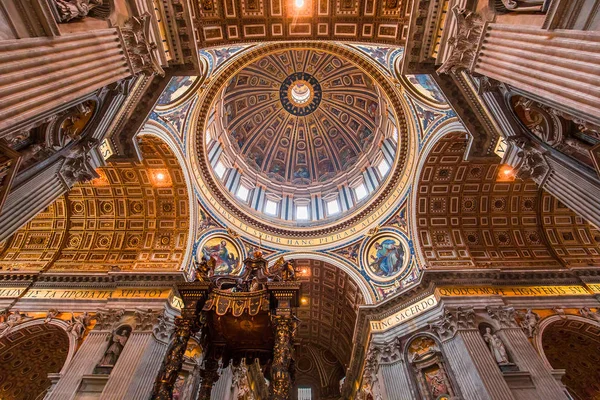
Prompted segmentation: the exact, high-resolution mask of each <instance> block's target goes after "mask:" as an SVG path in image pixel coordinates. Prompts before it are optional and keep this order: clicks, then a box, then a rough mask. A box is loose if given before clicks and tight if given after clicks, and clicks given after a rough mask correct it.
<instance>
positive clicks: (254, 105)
mask: <svg viewBox="0 0 600 400" xmlns="http://www.w3.org/2000/svg"><path fill="white" fill-rule="evenodd" d="M302 91H304V92H302ZM296 93H299V94H298V95H296ZM378 93H379V89H378V88H377V86H375V85H374V83H373V81H372V80H371V78H369V77H368V76H367V75H366V74H365V73H364V72H362V71H361V70H360V69H358V67H357V66H356V65H354V64H352V63H350V62H348V61H347V60H344V59H343V58H340V57H337V56H335V55H333V54H328V53H323V52H317V51H303V50H294V51H292V50H290V51H284V52H280V53H276V54H271V55H269V56H267V57H263V58H261V59H259V60H257V61H255V62H254V63H252V64H250V65H249V66H247V67H246V68H244V69H243V70H241V71H240V72H239V73H238V74H237V75H236V76H235V77H234V78H233V79H231V81H230V82H229V84H228V85H227V87H226V88H225V91H224V93H223V99H222V101H223V106H222V107H223V112H224V116H223V119H224V125H225V126H224V128H225V131H226V132H227V136H226V138H224V140H226V141H227V142H229V143H228V146H225V149H228V148H230V149H233V153H234V154H233V156H234V157H236V162H238V163H240V164H241V165H245V166H247V167H248V169H250V170H251V171H252V172H254V173H256V174H260V175H261V176H262V177H263V178H265V180H266V181H267V182H268V181H271V182H273V183H274V184H277V183H280V184H282V185H284V186H288V190H290V189H293V188H294V187H298V186H307V185H315V184H322V183H327V182H330V181H332V180H336V181H338V183H340V182H343V181H344V180H345V181H347V180H349V179H351V178H352V174H354V175H357V174H360V172H361V171H360V169H359V168H353V167H355V166H356V165H357V164H360V163H361V162H362V161H364V160H365V159H367V158H369V156H371V157H372V156H373V155H374V154H375V153H376V152H377V151H378V146H379V145H380V142H381V141H382V140H383V137H384V133H385V132H382V131H381V130H380V125H381V122H382V115H385V114H386V112H387V110H386V103H385V102H384V101H383V99H382V98H381V96H380V95H379V94H378ZM304 94H305V95H306V102H305V103H303V104H298V103H297V102H296V100H294V96H302V95H304ZM300 100H302V97H300ZM226 151H227V150H226ZM363 164H364V162H363ZM245 172H246V173H247V172H248V171H247V170H246V169H245ZM341 175H343V177H341ZM336 178H338V179H336Z"/></svg>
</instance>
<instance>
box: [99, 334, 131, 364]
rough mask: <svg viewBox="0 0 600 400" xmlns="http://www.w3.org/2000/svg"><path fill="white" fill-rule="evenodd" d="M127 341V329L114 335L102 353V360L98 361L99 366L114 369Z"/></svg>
mask: <svg viewBox="0 0 600 400" xmlns="http://www.w3.org/2000/svg"><path fill="white" fill-rule="evenodd" d="M128 339H129V333H128V331H127V329H121V330H120V331H119V332H117V333H114V334H113V336H112V340H111V343H110V346H108V349H107V350H106V353H104V356H103V357H102V360H100V365H101V366H106V367H114V366H115V364H116V363H117V360H118V359H119V356H120V355H121V352H122V351H123V348H124V347H125V344H126V343H127V340H128Z"/></svg>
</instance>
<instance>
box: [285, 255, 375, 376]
mask: <svg viewBox="0 0 600 400" xmlns="http://www.w3.org/2000/svg"><path fill="white" fill-rule="evenodd" d="M295 261H296V267H297V269H298V270H299V271H300V273H299V277H300V280H301V281H302V288H301V293H302V298H303V300H302V301H301V304H300V308H299V309H298V313H297V315H298V318H300V320H301V321H302V322H301V324H300V325H299V327H298V334H297V337H298V339H300V341H301V343H306V344H312V345H315V346H318V347H322V348H325V349H328V350H329V351H330V352H331V353H333V355H334V356H335V357H336V358H337V360H338V361H339V363H340V364H342V365H344V366H347V365H348V363H349V362H350V356H351V350H352V336H353V333H354V325H355V323H356V315H357V312H358V306H359V305H361V304H364V299H363V296H362V294H361V292H360V290H359V288H358V286H357V284H356V282H354V281H353V280H352V278H350V277H349V276H348V275H347V274H346V273H345V272H343V271H342V270H341V269H340V268H337V267H335V266H333V265H331V264H329V263H326V262H322V261H317V260H300V259H298V260H295Z"/></svg>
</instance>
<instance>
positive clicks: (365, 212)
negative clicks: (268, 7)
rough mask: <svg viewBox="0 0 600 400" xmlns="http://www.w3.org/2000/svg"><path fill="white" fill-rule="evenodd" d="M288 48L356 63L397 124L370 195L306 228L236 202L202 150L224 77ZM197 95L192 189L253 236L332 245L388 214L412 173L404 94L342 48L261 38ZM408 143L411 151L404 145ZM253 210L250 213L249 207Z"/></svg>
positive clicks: (413, 144)
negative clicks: (386, 167)
mask: <svg viewBox="0 0 600 400" xmlns="http://www.w3.org/2000/svg"><path fill="white" fill-rule="evenodd" d="M288 49H307V50H311V49H312V50H317V51H324V52H328V53H331V54H334V55H337V56H339V57H343V58H345V59H347V60H348V61H350V62H352V63H354V64H355V65H357V66H358V67H359V68H360V69H361V70H362V71H363V72H365V73H366V74H367V75H368V76H369V77H370V78H371V79H372V80H373V81H374V82H377V84H378V86H379V87H380V88H381V89H382V90H383V92H384V93H385V94H386V95H387V98H388V100H389V101H390V106H391V107H390V108H391V110H392V111H393V113H394V114H395V117H396V121H397V125H398V135H399V138H400V139H399V141H398V149H397V152H396V160H395V163H394V168H393V169H392V171H391V173H390V175H391V176H390V177H389V179H388V181H387V182H386V183H385V184H384V185H382V186H381V187H380V188H379V190H378V192H377V193H376V195H375V196H374V197H373V198H372V199H371V200H370V201H369V202H368V203H366V204H365V205H364V206H362V207H359V208H357V211H356V212H354V213H352V214H349V215H348V216H347V217H346V218H343V219H340V220H338V221H333V222H332V223H331V224H329V225H328V226H322V227H317V228H314V227H311V226H310V224H308V226H307V227H306V228H303V227H298V228H282V227H278V226H276V225H275V224H273V223H268V222H266V221H262V220H259V219H258V218H256V216H255V215H253V213H252V211H251V210H250V211H248V210H244V209H242V208H241V207H240V205H239V204H236V202H235V201H234V200H233V199H231V197H230V196H229V194H227V193H225V192H224V191H223V190H222V185H221V184H219V183H218V182H216V181H215V177H214V176H213V173H212V169H211V167H210V163H209V162H208V159H207V154H206V151H205V143H204V142H205V140H206V139H205V134H204V127H205V125H206V122H207V119H208V116H209V112H210V109H211V106H212V104H213V100H214V99H215V98H216V97H217V96H218V95H219V93H220V91H221V90H222V89H223V87H224V86H225V85H226V84H227V82H229V80H230V79H231V78H232V77H233V76H234V75H235V74H236V73H237V72H239V71H240V70H241V69H243V68H244V67H245V66H247V65H249V64H251V63H252V62H254V61H255V60H257V59H258V58H260V57H263V56H265V55H268V54H271V53H275V52H279V51H282V50H288ZM201 95H202V101H199V102H198V103H197V107H198V109H197V110H196V111H195V112H194V115H195V116H196V120H195V121H194V123H195V124H196V126H195V130H194V131H193V134H192V138H191V140H190V146H191V147H190V149H189V151H190V152H191V153H192V154H193V155H192V157H193V162H192V164H193V165H192V168H193V170H194V173H195V175H196V179H197V184H198V191H199V193H200V197H203V200H204V201H203V204H204V205H205V206H206V207H207V208H208V209H209V210H210V212H211V213H213V214H214V215H215V216H218V217H219V218H218V219H219V220H221V221H223V222H224V223H225V224H227V225H228V226H229V227H230V228H232V229H237V230H241V231H243V232H245V234H248V235H251V236H253V237H255V238H257V239H258V238H259V237H260V238H261V239H262V240H263V241H265V242H269V243H271V244H274V245H276V246H281V247H287V248H298V247H311V248H331V247H332V245H340V244H341V243H342V242H343V243H347V242H350V241H352V240H353V239H355V238H356V237H357V236H358V235H359V234H363V233H364V232H366V231H367V230H368V229H370V228H372V227H373V226H375V225H376V224H377V223H378V222H379V221H380V220H381V218H383V217H385V216H387V215H388V212H389V211H392V210H395V208H396V206H397V204H396V203H397V202H398V201H399V200H400V199H401V198H402V197H403V196H404V194H405V193H406V191H407V190H408V187H409V179H410V176H411V175H412V172H411V170H412V168H410V167H412V165H413V164H414V162H415V160H416V152H417V149H416V143H417V140H416V138H415V137H413V135H414V134H415V130H414V129H412V127H411V128H409V126H408V124H407V120H406V116H405V112H406V110H407V106H406V104H405V101H404V99H403V98H402V96H400V95H399V93H398V92H397V91H396V90H395V88H394V86H393V84H392V83H391V82H390V81H389V80H388V78H387V77H386V76H385V75H384V74H383V73H382V72H381V71H380V70H379V69H378V68H377V67H376V66H375V65H374V64H373V63H372V62H371V61H369V60H367V59H365V58H364V57H363V56H361V55H359V54H356V53H354V52H352V51H349V50H348V49H346V48H344V47H342V46H340V45H337V44H334V43H327V42H301V43H297V42H283V43H281V42H277V43H266V44H264V45H262V46H256V47H254V48H251V49H249V50H247V51H246V52H244V53H242V54H240V55H239V56H238V58H237V59H236V60H235V61H232V62H231V64H229V65H228V67H227V68H224V69H222V70H221V71H220V73H219V74H218V75H217V76H215V77H214V78H213V79H211V81H210V83H209V84H208V87H207V88H206V89H205V90H204V91H203V92H202V93H201ZM409 149H411V150H412V151H409ZM254 214H256V213H254Z"/></svg>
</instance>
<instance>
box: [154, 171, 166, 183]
mask: <svg viewBox="0 0 600 400" xmlns="http://www.w3.org/2000/svg"><path fill="white" fill-rule="evenodd" d="M156 179H158V180H159V181H162V180H163V179H165V174H163V173H161V172H159V173H158V174H156Z"/></svg>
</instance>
